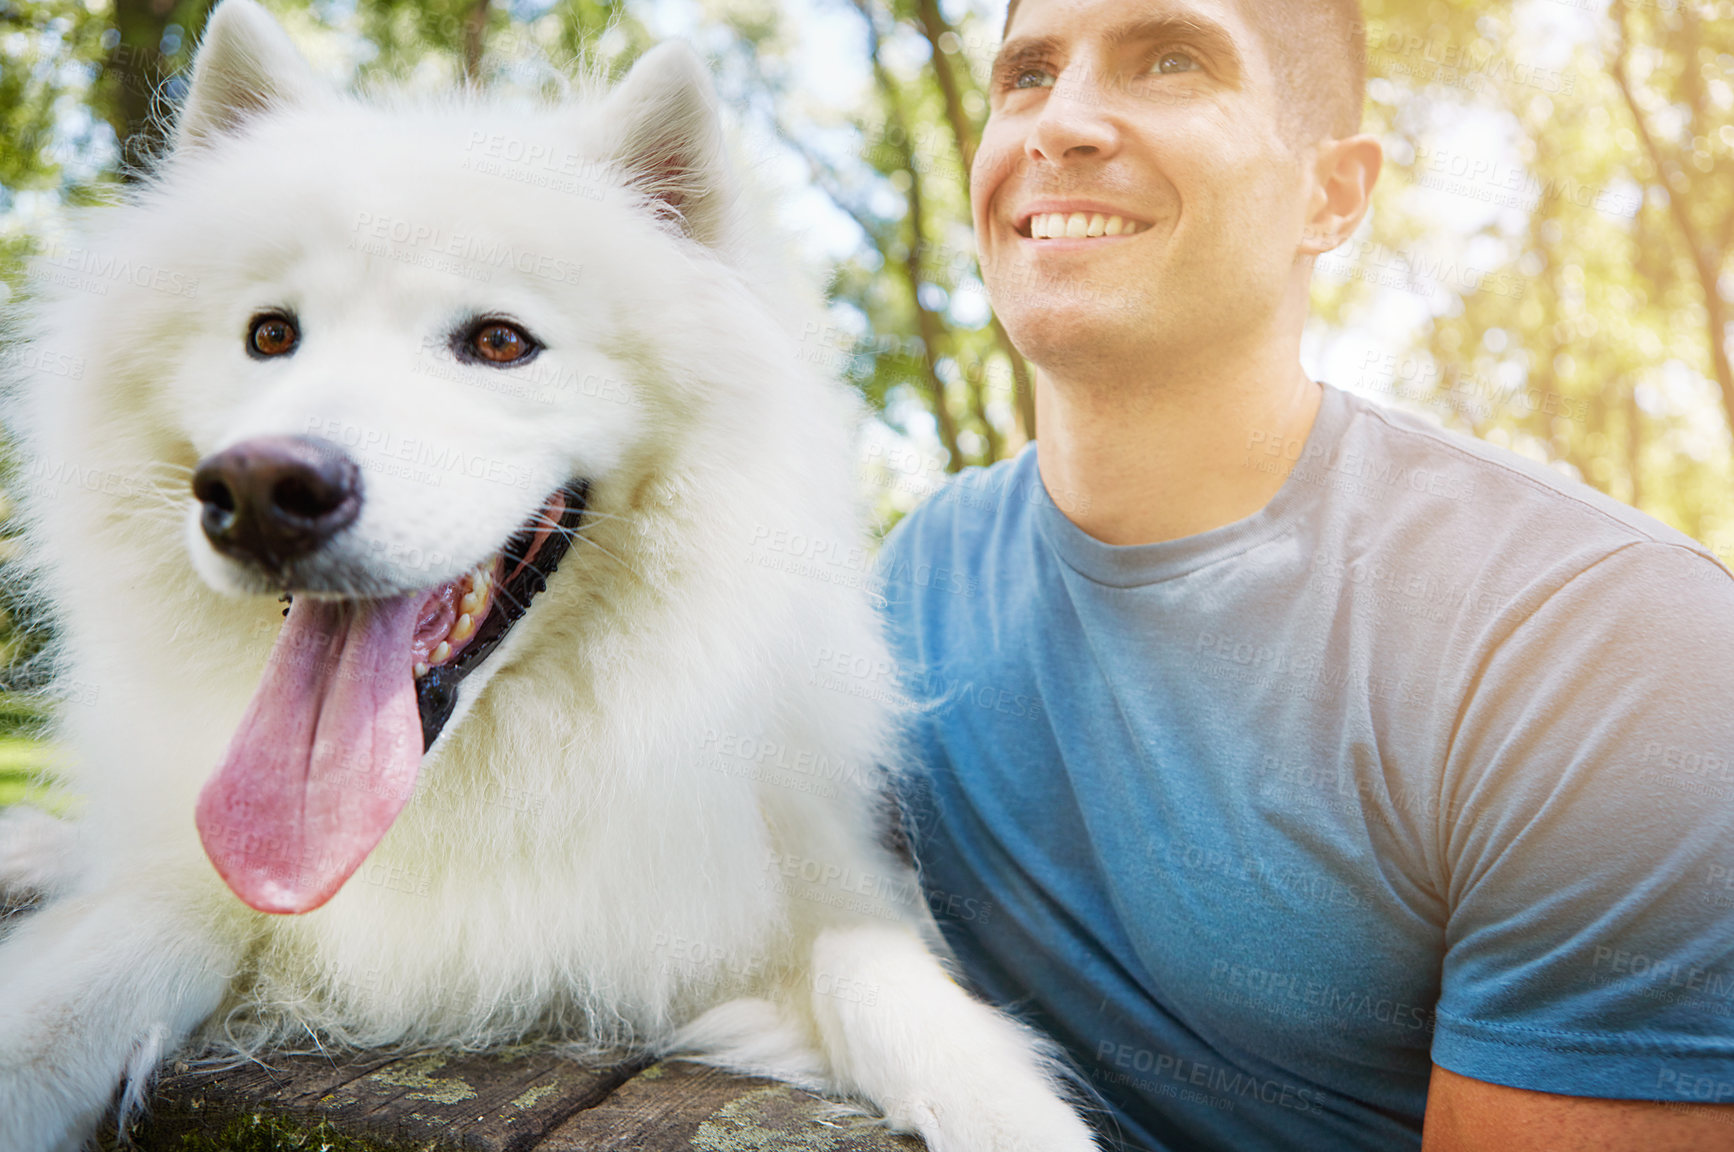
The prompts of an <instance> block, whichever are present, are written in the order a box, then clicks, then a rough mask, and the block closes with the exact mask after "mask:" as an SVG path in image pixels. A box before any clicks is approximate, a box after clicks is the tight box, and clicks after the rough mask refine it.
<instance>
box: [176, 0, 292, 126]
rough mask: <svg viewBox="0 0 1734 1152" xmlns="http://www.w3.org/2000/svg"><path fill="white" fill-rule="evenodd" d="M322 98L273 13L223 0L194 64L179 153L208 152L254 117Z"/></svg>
mask: <svg viewBox="0 0 1734 1152" xmlns="http://www.w3.org/2000/svg"><path fill="white" fill-rule="evenodd" d="M323 92H324V85H323V84H321V82H320V81H319V78H318V77H317V76H315V75H314V74H313V69H312V68H310V67H308V65H307V61H306V60H305V59H304V58H303V57H302V55H301V53H300V52H298V51H297V50H296V48H295V45H294V44H293V43H292V42H291V41H290V39H289V36H288V33H286V32H284V31H283V29H282V26H281V25H279V24H278V23H277V21H276V20H274V19H272V17H271V15H270V13H268V12H266V11H265V10H264V9H263V8H261V7H259V5H258V4H256V3H254V2H253V0H222V3H220V4H218V5H217V8H216V11H214V12H212V13H211V19H210V22H209V23H208V24H206V25H205V35H204V39H203V40H201V41H200V43H199V50H198V53H197V55H196V57H195V59H194V61H193V82H192V85H191V87H190V88H188V90H187V99H186V103H185V104H184V105H183V106H182V108H181V118H180V122H179V123H178V124H177V126H176V129H175V149H176V150H177V151H180V150H183V149H186V148H193V147H204V146H208V145H210V144H212V143H214V142H215V141H216V140H217V139H219V138H220V137H222V136H225V135H228V134H230V133H233V132H235V131H236V130H237V129H239V128H240V126H241V125H242V124H243V123H244V122H245V121H246V120H248V119H249V118H251V117H253V116H257V115H260V114H261V113H264V112H268V111H270V110H272V109H274V108H288V107H294V106H297V105H301V104H307V103H311V102H312V101H313V100H314V99H316V98H317V97H318V96H320V95H321V94H323Z"/></svg>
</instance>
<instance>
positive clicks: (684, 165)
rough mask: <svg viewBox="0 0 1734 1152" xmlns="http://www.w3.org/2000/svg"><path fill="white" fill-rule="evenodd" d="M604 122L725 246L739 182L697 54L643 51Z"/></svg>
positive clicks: (701, 228)
mask: <svg viewBox="0 0 1734 1152" xmlns="http://www.w3.org/2000/svg"><path fill="white" fill-rule="evenodd" d="M229 2H230V3H233V2H234V0H229ZM600 123H601V124H602V125H603V131H604V132H605V133H606V135H605V136H604V138H603V145H602V154H603V156H604V157H606V158H607V159H608V160H609V161H610V162H612V163H613V164H615V165H616V166H617V167H618V168H619V169H620V170H621V171H622V172H623V173H624V174H625V176H626V179H627V180H628V181H629V182H630V183H631V184H632V185H633V186H634V187H636V188H638V189H639V190H640V191H642V192H643V193H644V194H645V195H646V196H649V197H650V198H651V199H652V200H653V201H655V202H656V204H657V205H658V207H659V208H660V209H662V210H664V211H665V212H666V214H667V215H668V217H669V219H670V221H671V222H673V223H675V224H677V225H678V226H679V227H680V229H681V230H682V231H683V232H685V233H686V234H687V235H688V236H691V237H692V238H693V239H695V240H697V241H698V242H699V243H701V244H704V245H707V246H709V247H712V248H717V247H721V246H722V244H723V242H724V240H725V239H726V238H727V235H728V218H729V212H730V209H731V207H732V205H733V203H734V177H733V175H732V174H731V172H730V171H729V163H728V156H727V154H726V152H725V150H724V146H723V131H722V119H721V117H720V116H719V115H718V112H717V98H716V90H715V89H714V88H712V87H711V82H710V74H709V73H708V72H706V71H705V67H704V64H703V63H702V62H701V61H700V60H699V58H698V56H697V54H695V53H694V52H693V50H692V49H691V48H689V47H687V46H686V45H685V44H683V43H681V42H679V41H670V42H668V43H665V44H659V45H658V46H656V47H655V48H652V49H651V50H650V51H648V52H646V53H645V54H644V55H643V56H642V57H640V58H639V60H638V62H637V63H636V64H634V65H633V66H632V71H631V72H629V73H627V76H626V79H625V80H622V81H621V82H620V86H619V87H617V88H616V89H615V90H614V91H613V92H612V93H611V94H610V95H609V97H608V101H607V103H606V104H605V105H604V106H603V109H602V112H601V114H600Z"/></svg>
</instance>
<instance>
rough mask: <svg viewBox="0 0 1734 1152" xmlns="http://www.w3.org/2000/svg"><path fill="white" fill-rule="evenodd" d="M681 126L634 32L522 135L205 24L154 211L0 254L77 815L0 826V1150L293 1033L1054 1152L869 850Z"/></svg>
mask: <svg viewBox="0 0 1734 1152" xmlns="http://www.w3.org/2000/svg"><path fill="white" fill-rule="evenodd" d="M714 103H715V97H714V95H713V93H712V91H711V89H710V86H709V82H708V79H707V78H706V76H705V74H704V72H703V70H702V68H701V67H700V65H699V64H698V63H697V61H696V59H695V58H694V57H693V56H692V54H691V53H690V52H689V51H688V50H686V49H684V48H681V47H678V46H665V47H663V48H660V49H658V50H656V51H654V52H652V53H650V54H649V55H647V56H646V57H645V58H644V59H643V60H642V61H641V62H640V63H639V65H638V66H637V67H636V68H635V69H634V70H633V72H632V73H631V75H630V76H629V77H628V78H627V79H626V80H625V81H624V82H623V83H622V84H621V85H620V86H619V87H618V88H617V89H616V90H615V91H613V92H612V93H610V94H607V95H606V96H605V97H601V96H599V97H595V98H592V99H589V100H586V101H581V102H575V103H568V104H564V105H560V106H532V105H530V104H529V103H527V102H526V103H524V104H521V105H512V104H507V103H501V102H490V101H487V100H484V99H482V98H480V97H478V96H475V95H474V94H465V95H457V96H452V97H451V98H449V99H447V100H445V101H442V102H414V101H408V100H400V101H383V102H367V103H364V102H361V101H358V100H355V99H351V98H348V97H344V96H341V95H339V94H337V93H334V92H331V91H328V90H327V89H326V88H325V87H324V86H323V85H322V84H321V83H319V82H318V81H317V80H316V78H315V77H314V76H313V74H312V73H311V71H310V69H309V68H308V67H307V65H306V64H305V63H304V62H303V60H302V59H301V57H300V56H299V55H298V54H297V52H296V50H295V49H294V47H293V45H292V44H291V43H290V42H289V41H288V39H287V38H286V36H285V35H284V34H283V32H282V30H281V29H280V28H278V27H277V25H276V24H275V23H274V22H273V21H272V20H271V19H270V17H268V16H267V15H266V14H265V13H264V12H263V10H261V9H259V8H258V7H256V6H254V5H253V4H252V3H251V2H250V0H227V2H226V3H224V4H223V5H222V6H221V7H220V8H219V9H218V10H217V12H216V13H215V15H214V16H213V18H212V21H211V25H210V30H209V33H208V35H207V38H206V41H205V43H204V45H203V47H202V49H201V51H200V53H199V55H198V59H197V65H196V68H195V72H194V79H193V83H192V87H191V89H190V92H189V95H188V97H187V101H186V104H185V108H184V111H183V112H182V115H181V118H180V122H179V124H178V127H177V133H176V139H175V143H174V149H173V152H172V154H171V155H170V156H168V157H167V158H166V160H165V162H164V163H163V165H162V167H161V169H160V171H159V173H158V175H157V177H156V178H155V179H153V180H152V181H151V182H149V183H148V184H146V185H145V186H144V187H143V188H142V189H141V190H140V191H138V192H137V193H136V194H134V195H132V196H130V197H129V202H128V203H127V204H125V205H122V206H117V207H111V208H105V209H101V210H98V211H96V212H94V213H93V214H92V216H91V217H90V218H89V219H88V220H87V221H86V225H87V226H86V228H85V230H84V232H83V235H82V238H81V239H80V240H78V241H77V242H76V243H75V244H66V245H58V246H56V247H55V248H54V249H52V250H51V251H50V252H49V253H48V254H47V255H46V256H45V257H44V258H43V259H42V261H40V262H39V263H38V265H37V267H36V271H37V272H38V274H39V276H40V278H41V279H42V281H43V283H44V286H45V288H44V292H43V299H42V300H41V301H40V302H38V303H37V304H35V305H33V306H32V307H31V308H30V309H29V310H27V311H25V312H24V313H22V314H21V315H20V316H18V317H15V319H19V320H21V321H22V323H23V325H24V334H25V335H26V336H27V337H29V343H28V345H26V346H25V348H24V350H23V354H22V355H21V356H18V357H15V358H14V360H13V365H14V371H13V373H12V375H13V376H14V377H15V379H14V381H13V384H14V387H13V389H12V391H11V394H10V399H9V401H8V404H9V417H10V420H11V424H12V427H13V431H14V433H15V435H16V436H17V437H18V440H19V443H20V445H21V450H22V452H23V457H24V461H25V463H24V466H23V468H22V470H21V478H20V479H21V491H22V495H23V498H24V499H23V505H24V516H25V520H26V523H27V530H28V533H29V536H28V539H29V545H30V549H31V551H30V556H31V558H32V560H33V562H34V563H35V566H36V568H37V571H36V572H35V574H34V581H35V586H36V587H37V588H38V589H39V591H40V592H41V594H42V595H43V597H44V599H45V600H46V601H47V602H48V603H50V604H51V605H52V607H53V609H54V611H55V614H56V619H57V620H58V622H59V636H60V643H61V647H60V652H59V659H60V663H59V667H60V669H61V671H62V674H63V675H64V677H66V678H67V680H68V682H70V683H71V684H72V685H74V687H75V688H76V691H74V692H72V693H71V694H70V695H71V702H70V703H69V705H68V706H67V707H66V708H65V710H64V718H63V723H62V725H61V730H60V737H61V740H62V741H63V743H64V744H65V746H66V747H67V748H68V749H69V750H70V754H71V764H70V766H69V768H68V777H69V783H70V784H71V788H72V791H73V792H74V793H75V794H76V795H77V796H79V797H80V798H81V801H82V804H83V807H82V810H81V811H80V813H79V817H78V819H77V820H76V821H75V822H73V823H70V824H61V823H60V822H58V821H55V820H51V819H50V818H48V817H47V816H44V815H42V814H41V813H36V812H30V811H25V810H14V811H12V812H10V813H8V814H7V815H6V817H5V818H4V820H3V821H0V870H3V871H4V877H3V881H4V882H5V883H9V884H10V885H12V886H14V887H17V886H21V885H26V884H28V885H32V886H35V887H37V888H40V889H42V890H44V891H45V892H46V893H47V894H48V896H49V899H48V900H47V902H46V903H45V905H44V906H43V907H42V908H41V909H40V910H38V911H36V912H34V913H31V914H30V915H28V916H27V917H25V918H24V919H23V921H22V922H21V924H20V925H19V926H18V927H17V928H16V929H15V930H14V931H13V933H12V934H11V936H10V938H9V939H8V940H7V941H6V942H5V944H4V946H3V947H0V1102H3V1105H0V1149H4V1150H5V1152H38V1150H48V1149H71V1148H75V1147H77V1146H78V1145H79V1143H80V1142H81V1141H82V1140H84V1139H85V1138H86V1137H87V1135H88V1134H89V1133H90V1132H91V1131H92V1130H93V1129H94V1128H95V1127H96V1126H97V1125H98V1123H99V1122H100V1120H101V1118H102V1116H103V1114H104V1113H105V1111H106V1110H107V1109H109V1108H110V1107H111V1105H112V1102H113V1099H114V1094H115V1092H116V1090H117V1087H118V1086H120V1085H122V1084H128V1085H131V1086H132V1092H131V1093H129V1095H131V1096H132V1097H134V1099H133V1101H132V1102H134V1103H136V1094H137V1091H138V1087H139V1085H140V1084H141V1083H142V1082H143V1081H144V1079H145V1078H147V1077H148V1075H149V1073H150V1071H151V1069H152V1068H154V1067H155V1066H156V1065H157V1064H158V1063H159V1062H160V1061H161V1060H162V1059H163V1058H164V1057H165V1056H167V1055H169V1054H170V1053H172V1052H174V1051H176V1050H178V1049H180V1048H181V1047H182V1046H183V1045H185V1044H187V1043H189V1042H194V1043H196V1042H200V1041H213V1040H214V1041H217V1042H228V1043H232V1044H236V1045H239V1046H241V1047H243V1048H249V1049H256V1048H258V1047H260V1046H263V1045H267V1044H270V1043H272V1042H274V1041H281V1040H284V1039H286V1038H293V1037H303V1038H305V1037H306V1036H307V1035H308V1033H309V1031H311V1032H312V1033H314V1034H317V1035H320V1036H322V1037H327V1038H332V1039H335V1040H337V1041H340V1042H346V1043H353V1044H358V1045H391V1044H414V1045H442V1044H457V1045H466V1046H475V1045H485V1044H490V1043H498V1042H505V1041H509V1040H513V1039H516V1038H519V1037H524V1036H536V1035H544V1036H548V1035H551V1036H555V1037H559V1038H562V1039H564V1040H568V1041H586V1042H591V1043H596V1044H620V1043H625V1044H631V1045H637V1046H640V1047H641V1048H642V1049H644V1050H648V1051H655V1052H686V1053H692V1054H695V1055H696V1056H698V1057H699V1058H702V1059H706V1060H709V1061H712V1062H715V1063H720V1064H723V1065H726V1066H730V1067H734V1068H739V1069H744V1070H751V1071H756V1072H760V1073H765V1074H769V1075H773V1076H778V1077H782V1078H785V1079H788V1080H791V1081H795V1082H801V1083H806V1084H810V1085H814V1086H818V1087H821V1088H824V1089H828V1090H831V1091H834V1092H837V1093H841V1094H845V1095H848V1096H851V1097H854V1098H857V1099H860V1100H863V1101H866V1102H868V1103H870V1104H871V1105H872V1106H874V1107H876V1108H878V1109H880V1110H882V1111H883V1112H884V1114H885V1115H886V1117H887V1118H888V1120H889V1122H890V1123H891V1124H893V1125H895V1126H896V1127H898V1128H900V1129H905V1130H913V1131H916V1132H919V1133H920V1134H921V1135H922V1136H923V1137H925V1138H926V1140H927V1142H928V1144H929V1145H930V1147H932V1148H933V1149H936V1150H939V1152H950V1150H955V1149H964V1150H986V1149H1027V1150H1030V1152H1068V1150H1082V1149H1088V1148H1092V1147H1094V1144H1093V1141H1092V1138H1091V1136H1090V1134H1089V1131H1088V1129H1087V1128H1086V1126H1085V1125H1084V1124H1083V1123H1082V1122H1081V1121H1080V1120H1079V1119H1078V1118H1077V1116H1076V1115H1075V1114H1074V1112H1073V1111H1072V1110H1071V1108H1070V1107H1069V1106H1068V1105H1067V1104H1066V1103H1065V1102H1064V1101H1063V1100H1062V1095H1061V1091H1060V1089H1059V1081H1058V1079H1057V1077H1056V1074H1055V1071H1054V1068H1053V1066H1052V1065H1051V1064H1050V1062H1049V1061H1048V1060H1047V1058H1046V1057H1045V1056H1044V1055H1043V1048H1042V1045H1041V1044H1040V1043H1039V1042H1038V1041H1037V1040H1036V1039H1035V1038H1034V1037H1033V1036H1032V1035H1031V1034H1030V1033H1029V1032H1027V1031H1026V1030H1025V1029H1023V1028H1022V1027H1020V1026H1019V1025H1017V1024H1015V1023H1014V1022H1013V1021H1011V1020H1010V1019H1008V1018H1007V1017H1005V1016H1002V1015H1000V1014H998V1013H996V1012H994V1011H992V1010H990V1009H988V1008H987V1007H985V1006H983V1005H981V1004H979V1003H977V1002H975V1001H973V1000H971V999H970V998H969V997H968V996H967V995H965V994H964V993H963V992H962V991H961V990H960V989H959V988H958V986H957V985H956V984H955V983H953V981H952V980H951V979H949V978H948V976H947V975H946V973H945V971H944V969H943V968H942V966H941V964H940V962H939V961H938V960H937V959H936V958H935V956H934V954H933V953H932V951H931V950H930V943H931V940H932V939H933V935H932V933H931V926H930V924H928V922H927V921H926V920H925V909H924V908H923V907H922V905H921V902H920V899H919V897H915V896H912V892H913V888H912V885H911V882H910V877H909V875H908V871H907V869H906V868H905V867H904V866H903V865H901V864H899V863H898V861H897V860H896V859H895V858H894V857H893V856H892V855H891V854H890V853H889V852H887V850H885V849H884V848H882V847H881V846H880V844H879V837H878V836H877V835H876V827H877V822H878V819H879V816H880V800H879V797H880V795H881V787H882V778H881V776H880V774H879V772H878V770H877V769H876V768H875V767H874V766H875V765H880V764H884V763H887V762H888V760H889V750H890V747H891V738H890V725H889V723H888V718H889V717H890V715H891V711H892V709H891V703H890V696H889V693H888V692H887V691H886V682H885V680H884V678H883V672H884V670H885V669H886V668H888V667H889V662H888V657H887V654H886V649H885V646H884V644H883V641H882V639H881V637H880V633H879V626H878V622H877V620H876V617H875V615H874V613H873V611H872V608H871V604H870V602H869V599H868V596H867V595H866V594H865V593H864V592H863V591H862V590H861V589H860V588H859V587H858V583H859V581H858V579H856V577H858V575H859V573H857V572H854V571H853V570H852V569H851V568H850V567H849V566H848V565H840V566H839V568H838V573H837V574H838V575H839V576H842V577H845V578H844V579H839V580H836V581H831V580H825V579H819V578H815V577H814V574H813V573H812V572H811V571H807V570H804V569H802V568H801V567H800V566H799V565H789V564H781V563H777V561H781V560H784V559H786V558H787V555H788V551H787V549H785V550H784V551H778V550H777V549H778V548H780V547H783V546H782V545H781V544H780V543H779V542H780V541H786V540H792V539H796V538H805V539H808V540H811V539H826V540H848V539H851V534H852V533H856V532H857V531H858V528H859V524H860V517H859V511H858V509H857V507H856V499H855V495H854V485H853V481H852V468H851V461H852V451H851V437H852V425H853V422H854V421H855V419H856V418H857V416H858V413H857V411H856V406H855V404H854V403H853V401H852V399H851V396H850V394H849V393H848V391H847V390H846V389H845V388H843V387H842V386H840V385H838V384H836V383H834V382H832V381H828V380H825V379H821V378H819V377H818V376H816V375H815V374H814V372H813V371H812V370H811V369H810V368H809V367H807V365H806V361H805V360H804V359H803V358H802V357H801V356H800V355H799V352H800V348H799V345H800V339H801V333H802V331H803V329H804V326H805V325H806V324H807V322H808V320H809V318H810V317H811V316H812V314H813V313H812V312H811V311H810V308H809V305H808V304H807V303H806V302H805V299H806V298H805V297H804V296H803V295H802V293H801V292H800V291H799V290H797V289H796V288H794V287H793V286H792V280H791V278H790V277H789V276H788V275H787V274H786V272H785V271H784V265H783V263H782V261H781V258H780V256H779V254H778V246H777V245H775V244H773V243H771V242H770V241H769V240H768V239H767V237H766V234H765V230H764V229H763V228H762V227H759V226H757V225H756V224H755V223H754V221H753V220H752V219H750V218H748V217H747V216H745V215H743V213H742V209H741V206H740V203H739V201H740V196H739V193H738V192H737V190H736V187H735V183H734V180H733V179H732V177H731V176H730V172H729V167H728V164H727V161H726V158H725V150H724V147H723V142H722V133H721V130H720V128H719V122H718V118H717V114H716V111H715V108H714ZM556 564H558V569H559V570H558V574H557V575H555V571H554V570H555V566H556ZM821 575H823V574H821ZM852 584H854V585H857V586H853V587H852V586H851V585H852ZM285 594H287V599H288V601H289V602H288V605H287V607H285V606H284V603H283V602H282V601H283V600H284V599H285ZM532 598H533V600H532ZM861 669H865V670H868V671H867V675H865V676H864V677H860V678H857V677H856V676H854V675H852V672H853V671H855V670H861ZM755 748H757V749H767V748H774V749H777V750H778V752H777V756H776V759H777V760H778V761H780V762H781V763H783V765H784V766H785V767H787V768H788V770H787V771H784V772H771V771H767V770H765V767H766V766H765V763H764V760H765V758H764V757H763V756H762V755H759V754H758V753H756V752H753V751H752V749H755ZM424 749H425V751H424ZM840 990H841V991H840ZM852 990H853V991H862V990H868V991H870V994H851V991H852Z"/></svg>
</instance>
